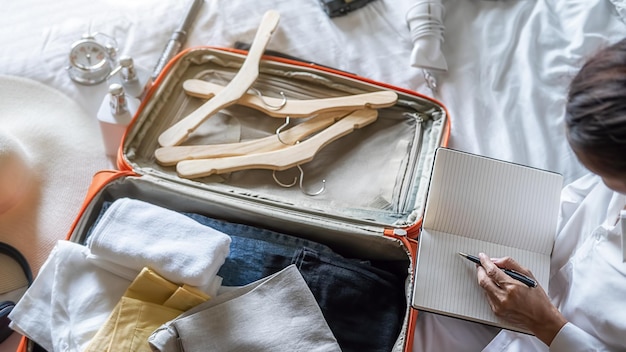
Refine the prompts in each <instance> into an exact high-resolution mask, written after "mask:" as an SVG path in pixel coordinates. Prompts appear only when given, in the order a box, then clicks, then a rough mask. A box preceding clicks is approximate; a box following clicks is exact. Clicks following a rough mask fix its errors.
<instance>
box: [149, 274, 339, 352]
mask: <svg viewBox="0 0 626 352" xmlns="http://www.w3.org/2000/svg"><path fill="white" fill-rule="evenodd" d="M148 342H149V343H150V346H151V348H152V350H153V351H185V352H192V351H201V352H204V351H217V352H219V351H325V352H326V351H341V349H340V348H339V345H338V344H337V340H336V339H335V337H334V336H333V334H332V332H331V331H330V328H329V327H328V324H327V323H326V320H324V316H323V315H322V311H321V310H320V308H319V306H318V305H317V302H316V301H315V298H314V297H313V294H312V293H311V290H310V289H309V287H308V286H307V285H306V282H305V281H304V279H303V278H302V275H301V274H300V272H299V271H298V269H297V268H296V267H295V265H290V266H288V267H287V268H285V269H283V270H281V271H279V272H278V273H276V274H274V275H271V276H268V277H266V278H263V279H261V280H258V281H256V282H253V283H251V284H249V285H246V286H242V287H239V288H237V289H234V290H232V291H228V292H226V293H224V294H221V295H219V296H217V297H215V298H212V299H210V300H208V301H207V302H205V303H202V304H200V305H198V306H196V307H194V308H192V309H190V310H189V311H187V312H185V313H183V314H181V315H180V316H179V317H177V318H176V319H174V320H171V321H169V322H167V323H165V324H163V325H162V326H161V327H159V328H158V329H157V330H155V331H154V332H153V333H152V335H151V336H150V338H149V339H148Z"/></svg>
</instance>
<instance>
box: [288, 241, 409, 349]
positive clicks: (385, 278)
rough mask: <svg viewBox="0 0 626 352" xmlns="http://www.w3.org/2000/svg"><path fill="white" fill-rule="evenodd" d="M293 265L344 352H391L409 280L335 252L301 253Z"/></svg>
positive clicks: (396, 336) (404, 310) (404, 304)
mask: <svg viewBox="0 0 626 352" xmlns="http://www.w3.org/2000/svg"><path fill="white" fill-rule="evenodd" d="M293 263H294V264H295V265H296V267H297V268H298V270H299V271H300V273H301V274H302V277H303V278H304V281H305V282H306V283H307V285H308V286H309V288H310V289H311V292H312V293H313V296H314V297H315V300H316V301H317V303H318V304H319V306H320V308H321V310H322V314H323V315H324V318H325V319H326V321H327V322H328V326H329V327H330V330H331V331H332V332H333V334H334V335H335V338H336V339H337V342H338V343H339V346H341V350H342V351H344V352H345V351H355V352H356V351H361V352H367V351H372V352H374V351H391V349H392V348H393V345H394V343H395V342H396V340H397V338H398V335H399V334H400V330H401V328H402V322H403V320H404V314H405V312H406V298H405V293H404V279H403V278H401V277H398V276H396V275H393V274H391V273H389V272H387V271H385V270H381V269H378V268H376V267H374V266H371V265H369V264H366V263H363V262H362V261H358V260H354V259H347V258H344V257H342V256H340V255H338V254H335V253H323V252H317V251H315V250H312V249H310V248H302V249H300V250H298V251H297V252H296V254H295V256H294V260H293Z"/></svg>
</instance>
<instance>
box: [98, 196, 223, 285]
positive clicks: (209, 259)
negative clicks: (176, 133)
mask: <svg viewBox="0 0 626 352" xmlns="http://www.w3.org/2000/svg"><path fill="white" fill-rule="evenodd" d="M230 242H231V239H230V236H228V235H226V234H224V233H222V232H219V231H217V230H215V229H212V228H210V227H208V226H204V225H202V224H200V223H198V222H196V221H194V220H192V219H191V218H189V217H187V216H185V215H183V214H180V213H177V212H175V211H172V210H169V209H166V208H163V207H160V206H157V205H154V204H150V203H147V202H143V201H140V200H136V199H130V198H121V199H118V200H116V201H115V202H113V203H112V204H111V206H110V207H109V208H108V209H107V210H106V211H105V212H104V214H103V216H102V218H101V219H100V220H99V221H98V223H97V224H96V226H95V227H94V230H93V232H92V234H91V236H90V238H89V239H88V243H87V245H88V247H89V248H90V249H91V253H92V254H94V255H96V256H97V257H98V258H99V259H101V260H102V259H104V260H108V261H110V262H113V263H115V264H118V265H121V266H123V267H126V268H130V269H134V270H136V272H137V274H138V273H139V272H140V271H141V269H142V268H143V267H146V266H147V267H149V268H151V269H153V270H154V271H156V272H157V273H159V275H161V276H163V277H164V278H166V279H168V280H170V281H172V282H175V283H178V284H187V285H190V286H197V287H207V285H209V284H210V283H212V282H213V281H214V279H215V278H216V275H217V271H218V270H219V269H220V267H221V266H222V265H223V264H224V261H225V260H226V257H227V256H228V253H229V251H230Z"/></svg>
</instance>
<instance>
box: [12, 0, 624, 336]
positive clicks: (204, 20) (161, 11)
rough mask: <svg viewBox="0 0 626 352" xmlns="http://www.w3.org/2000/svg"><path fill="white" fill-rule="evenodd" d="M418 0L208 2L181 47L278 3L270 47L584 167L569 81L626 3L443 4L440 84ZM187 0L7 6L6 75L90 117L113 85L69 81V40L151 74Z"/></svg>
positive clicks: (576, 169) (458, 140)
mask: <svg viewBox="0 0 626 352" xmlns="http://www.w3.org/2000/svg"><path fill="white" fill-rule="evenodd" d="M413 3H414V1H413V0H375V1H373V2H372V3H370V4H369V5H367V6H366V7H364V8H362V9H359V10H357V11H355V12H352V13H350V14H349V15H347V16H345V17H338V18H334V19H330V18H328V17H327V16H326V14H325V13H324V12H323V11H322V10H321V7H320V5H319V3H318V1H317V0H298V1H293V0H265V1H253V0H247V1H246V0H205V3H204V5H203V7H202V8H201V10H200V13H199V15H198V18H197V19H196V21H195V24H194V26H193V30H192V31H191V33H190V35H189V38H188V41H187V44H186V46H187V47H190V46H198V45H213V46H225V47H230V46H232V45H233V43H234V42H235V41H244V42H250V41H251V40H252V38H253V37H254V34H255V32H256V28H257V26H258V24H259V22H260V19H261V16H262V14H263V13H264V12H265V11H266V10H269V9H276V10H278V11H279V12H280V14H281V20H280V24H279V28H278V30H277V31H276V33H275V34H274V36H273V37H272V39H271V41H270V44H269V47H268V48H269V49H271V50H277V51H281V52H284V53H286V54H289V55H293V56H297V57H300V58H304V59H306V60H310V61H312V62H316V63H319V64H322V65H328V66H332V67H335V68H337V69H340V70H345V71H348V72H352V73H355V74H358V75H361V76H364V77H367V78H371V79H374V80H377V81H381V82H386V83H390V84H392V85H395V86H398V87H401V88H407V89H411V90H415V91H418V92H420V93H423V94H426V95H430V96H434V97H435V98H437V99H439V100H440V101H441V102H442V103H443V104H444V105H445V106H446V107H447V108H448V110H449V112H450V120H451V126H452V129H451V139H450V147H452V148H456V149H460V150H465V151H469V152H473V153H478V154H482V155H486V156H490V157H495V158H500V159H504V160H509V161H513V162H517V163H521V164H526V165H530V166H534V167H538V168H544V169H548V170H553V171H556V172H559V173H562V174H563V175H564V178H565V181H566V182H569V181H572V180H573V179H575V178H577V177H579V176H581V175H582V174H584V173H585V172H586V171H585V170H584V168H583V167H582V166H581V165H580V164H579V163H578V162H577V161H576V159H575V157H574V156H573V154H572V153H571V152H570V150H569V148H568V146H567V142H566V140H565V138H564V131H563V107H564V100H565V94H566V91H567V84H568V82H569V80H570V78H571V77H572V76H573V75H574V74H575V72H576V70H577V69H578V67H579V66H580V65H581V63H582V62H583V60H584V59H585V58H586V57H587V56H588V55H590V54H591V53H593V52H594V51H595V50H596V49H598V48H599V47H602V46H604V45H607V44H609V43H612V42H615V41H617V40H619V39H621V38H622V36H623V35H624V33H625V29H626V27H625V24H624V22H623V19H622V17H621V16H620V13H624V12H625V11H624V5H623V3H622V2H621V1H618V0H614V1H609V0H537V1H533V0H529V1H523V0H503V1H478V0H444V1H443V3H444V5H445V8H446V12H445V18H444V24H445V27H446V28H445V41H444V43H443V46H442V51H443V54H444V56H445V58H446V60H447V63H448V67H449V70H448V72H445V73H438V74H437V75H436V78H437V81H438V91H437V92H433V91H431V90H430V89H429V88H428V87H427V85H426V84H425V80H424V77H423V74H422V71H421V70H420V69H417V68H414V67H411V66H410V65H409V57H410V53H411V49H412V43H411V40H410V37H409V31H408V27H407V24H406V22H405V14H406V12H407V10H408V8H409V7H410V6H411V5H412V4H413ZM187 4H188V2H187V1H183V0H161V1H153V0H130V1H128V0H124V1H122V0H101V1H80V0H60V1H43V0H22V1H11V2H3V4H2V7H3V9H2V11H1V12H0V48H1V50H0V74H8V75H16V76H22V77H27V78H31V79H34V80H37V81H40V82H42V83H44V84H47V85H50V86H51V87H54V88H56V89H59V90H61V91H62V92H63V93H65V94H66V95H68V96H69V97H71V98H73V99H75V100H76V101H77V102H78V103H79V104H80V105H81V106H82V107H83V108H84V109H85V111H86V112H87V114H88V115H89V116H93V118H94V119H95V118H96V117H95V115H96V111H97V109H98V107H99V105H100V102H101V100H102V98H103V97H104V95H105V93H106V89H107V88H106V84H100V85H98V86H92V87H86V86H81V85H78V84H75V83H74V82H72V81H71V80H70V79H69V77H68V75H67V72H66V70H65V66H67V54H68V51H69V47H70V45H71V43H72V42H73V41H74V40H76V39H78V38H79V37H80V36H81V35H82V34H83V33H85V32H86V31H87V29H88V28H90V27H91V30H92V31H98V32H103V33H107V34H109V35H113V36H115V38H116V40H117V42H118V45H119V48H120V54H122V55H123V54H127V55H130V56H132V57H133V58H134V60H135V63H136V64H137V65H138V66H139V67H141V68H143V69H145V70H151V69H152V68H153V66H154V64H155V63H156V61H157V59H158V57H159V55H160V53H161V51H162V49H163V47H164V45H165V43H166V41H167V40H168V39H169V37H170V35H171V33H172V32H173V30H174V29H175V28H176V26H177V25H178V24H179V22H180V20H181V18H182V15H183V12H184V11H185V9H186V7H187V6H188V5H187ZM616 7H617V9H616ZM0 99H2V97H0ZM42 118H44V117H42ZM94 138H100V136H94ZM5 345H6V344H5ZM0 347H4V346H0Z"/></svg>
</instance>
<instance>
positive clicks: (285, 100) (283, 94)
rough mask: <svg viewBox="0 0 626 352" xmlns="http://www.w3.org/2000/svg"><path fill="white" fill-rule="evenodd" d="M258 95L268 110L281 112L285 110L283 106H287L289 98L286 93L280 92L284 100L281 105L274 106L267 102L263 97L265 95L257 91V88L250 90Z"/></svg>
mask: <svg viewBox="0 0 626 352" xmlns="http://www.w3.org/2000/svg"><path fill="white" fill-rule="evenodd" d="M250 89H251V90H252V91H253V92H254V93H255V94H256V95H258V96H259V98H261V101H262V102H263V105H265V107H266V108H268V109H270V110H280V109H282V108H283V106H285V105H287V97H286V96H285V93H283V92H280V93H279V94H280V96H281V97H282V98H283V100H282V101H281V102H280V104H278V105H274V104H270V103H268V102H267V100H265V97H264V96H263V94H262V93H261V91H260V90H258V89H256V88H250Z"/></svg>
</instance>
